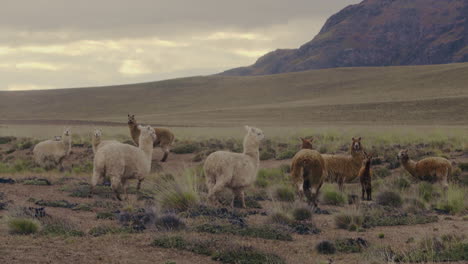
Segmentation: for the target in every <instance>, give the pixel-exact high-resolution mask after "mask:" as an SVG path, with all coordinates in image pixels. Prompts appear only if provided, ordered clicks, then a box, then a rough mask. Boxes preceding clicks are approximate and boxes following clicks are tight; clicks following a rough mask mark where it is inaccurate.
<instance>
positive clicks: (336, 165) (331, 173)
mask: <svg viewBox="0 0 468 264" xmlns="http://www.w3.org/2000/svg"><path fill="white" fill-rule="evenodd" d="M350 152H351V155H330V154H323V155H322V157H323V159H324V160H325V172H326V174H327V179H328V180H329V181H331V182H337V183H338V186H339V187H340V190H341V191H343V187H344V183H345V182H351V181H353V180H354V179H355V178H356V177H357V175H358V172H359V170H360V169H361V164H362V160H363V159H364V154H363V153H362V152H363V148H362V145H361V138H357V139H356V138H353V142H352V144H351V147H350Z"/></svg>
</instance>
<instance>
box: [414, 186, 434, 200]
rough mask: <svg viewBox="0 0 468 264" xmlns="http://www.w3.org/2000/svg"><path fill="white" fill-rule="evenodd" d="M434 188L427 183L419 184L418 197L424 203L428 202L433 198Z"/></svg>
mask: <svg viewBox="0 0 468 264" xmlns="http://www.w3.org/2000/svg"><path fill="white" fill-rule="evenodd" d="M434 191H435V190H434V186H433V185H432V184H430V183H428V182H421V183H419V185H418V195H419V197H420V198H421V199H423V200H424V201H426V202H430V201H431V200H432V198H433V196H434Z"/></svg>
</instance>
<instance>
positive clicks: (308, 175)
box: [291, 138, 326, 206]
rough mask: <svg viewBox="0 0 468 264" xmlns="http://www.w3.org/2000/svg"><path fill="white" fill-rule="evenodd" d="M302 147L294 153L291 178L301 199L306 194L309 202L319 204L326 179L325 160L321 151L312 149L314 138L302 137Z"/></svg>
mask: <svg viewBox="0 0 468 264" xmlns="http://www.w3.org/2000/svg"><path fill="white" fill-rule="evenodd" d="M301 141H302V149H301V150H300V151H299V152H297V153H296V155H294V157H293V159H292V165H291V178H292V181H293V183H294V186H295V187H296V188H297V191H298V193H299V196H300V197H301V199H303V197H304V193H305V196H306V197H307V201H308V203H309V204H312V203H313V204H314V206H317V199H318V195H319V191H320V188H321V187H322V184H323V182H324V180H325V176H326V174H325V173H324V171H323V170H324V166H325V161H324V160H323V158H322V155H320V153H319V152H317V151H315V150H312V140H307V139H303V138H301Z"/></svg>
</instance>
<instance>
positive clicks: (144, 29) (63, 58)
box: [0, 0, 360, 90]
mask: <svg viewBox="0 0 468 264" xmlns="http://www.w3.org/2000/svg"><path fill="white" fill-rule="evenodd" d="M358 2H360V1H358V0H327V1H324V0H291V1H284V0H236V1H225V0H165V1H162V0H2V3H1V8H0V90H25V89H50V88H69V87H85V86H101V85H112V84H124V83H136V82H146V81H154V80H162V79H169V78H176V77H184V76H193V75H207V74H213V73H217V72H220V71H223V70H226V69H230V68H233V67H239V66H246V65H250V64H252V63H254V62H255V60H256V59H257V58H258V57H260V56H261V55H263V54H265V53H267V52H269V51H272V50H275V49H277V48H297V47H298V46H300V45H301V44H303V43H305V42H307V41H309V40H311V39H312V38H313V37H314V36H315V35H316V34H317V32H318V31H319V30H320V28H321V27H322V25H323V24H324V23H325V20H326V19H327V18H328V17H329V16H330V15H332V14H334V13H336V12H337V11H339V10H340V9H342V8H344V7H345V6H347V5H349V4H354V3H358Z"/></svg>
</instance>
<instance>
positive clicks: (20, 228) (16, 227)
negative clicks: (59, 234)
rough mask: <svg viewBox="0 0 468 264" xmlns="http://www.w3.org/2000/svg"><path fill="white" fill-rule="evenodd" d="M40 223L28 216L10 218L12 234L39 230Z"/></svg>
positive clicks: (26, 233)
mask: <svg viewBox="0 0 468 264" xmlns="http://www.w3.org/2000/svg"><path fill="white" fill-rule="evenodd" d="M39 227H40V225H39V223H38V222H37V221H35V220H33V219H28V218H12V219H10V220H8V230H9V232H10V234H15V235H29V234H34V233H37V231H39Z"/></svg>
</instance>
